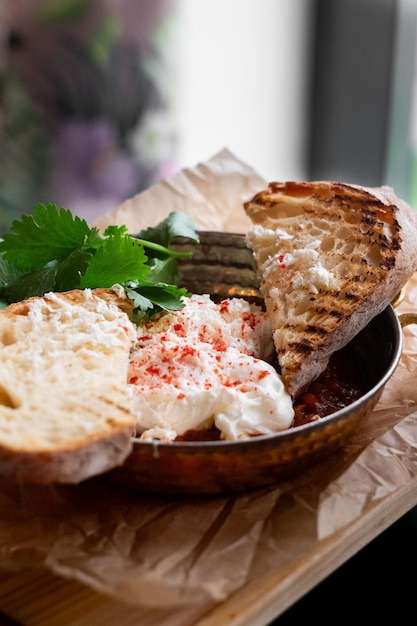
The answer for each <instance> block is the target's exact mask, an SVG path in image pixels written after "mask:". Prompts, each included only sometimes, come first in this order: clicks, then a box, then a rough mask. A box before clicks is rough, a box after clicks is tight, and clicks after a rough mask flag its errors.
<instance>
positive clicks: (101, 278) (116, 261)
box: [80, 233, 149, 289]
mask: <svg viewBox="0 0 417 626" xmlns="http://www.w3.org/2000/svg"><path fill="white" fill-rule="evenodd" d="M146 261H147V257H146V255H145V252H144V250H143V246H141V245H140V244H139V242H138V241H136V240H135V239H134V238H133V237H126V236H125V235H122V234H121V233H118V234H116V233H115V234H113V235H111V236H110V237H108V239H106V240H105V242H104V243H103V245H102V246H101V247H100V248H99V249H98V250H97V252H96V254H95V255H94V257H93V258H92V259H91V262H90V264H89V266H88V268H87V270H86V272H85V274H84V276H83V277H82V279H81V281H80V288H81V289H85V288H86V287H89V288H91V289H94V288H96V287H112V285H114V284H116V283H124V282H126V281H128V280H131V279H132V278H134V279H135V280H142V279H144V278H145V276H146V275H147V274H148V272H149V267H148V266H147V265H146Z"/></svg>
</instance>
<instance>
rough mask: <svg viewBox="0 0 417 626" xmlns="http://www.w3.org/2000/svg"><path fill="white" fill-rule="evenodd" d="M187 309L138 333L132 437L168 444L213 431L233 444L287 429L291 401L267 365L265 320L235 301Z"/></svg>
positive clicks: (198, 302)
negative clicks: (203, 430) (196, 431)
mask: <svg viewBox="0 0 417 626" xmlns="http://www.w3.org/2000/svg"><path fill="white" fill-rule="evenodd" d="M185 302H186V304H185V307H184V308H183V309H180V310H178V311H174V312H172V313H166V314H164V315H161V316H159V317H157V318H156V319H153V320H151V321H150V322H147V323H142V324H140V325H139V326H138V327H137V338H136V342H135V344H134V346H133V349H132V352H131V357H130V370H129V379H128V380H129V382H130V384H131V388H132V392H133V410H134V412H135V414H136V419H137V436H138V437H140V438H141V439H158V440H162V441H173V440H174V439H175V438H176V437H177V436H179V435H183V434H184V433H186V432H187V431H188V430H194V429H201V428H207V427H209V426H211V425H213V424H214V425H215V426H216V427H217V428H218V429H219V431H220V433H221V438H222V439H224V440H236V439H242V438H246V437H250V436H254V435H260V434H270V433H274V432H278V431H280V430H283V429H286V428H289V427H290V426H291V423H292V420H293V417H294V411H293V406H292V401H291V398H290V396H289V395H288V394H287V392H286V391H285V389H284V386H283V383H282V381H281V379H280V377H279V375H278V373H277V371H276V370H275V368H274V367H273V366H272V365H270V364H269V363H267V362H266V361H267V360H268V359H270V358H271V356H272V355H273V351H274V347H273V341H272V332H271V327H270V323H269V321H268V318H267V316H266V314H265V313H264V312H263V311H262V310H261V309H260V308H259V307H257V306H255V305H252V304H249V303H248V302H247V301H245V300H243V299H240V298H232V299H230V300H224V301H223V302H221V303H219V304H216V303H214V302H213V301H212V300H211V299H210V297H209V296H204V295H203V296H192V297H191V298H186V299H185Z"/></svg>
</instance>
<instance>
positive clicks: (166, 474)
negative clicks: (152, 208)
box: [106, 232, 417, 494]
mask: <svg viewBox="0 0 417 626" xmlns="http://www.w3.org/2000/svg"><path fill="white" fill-rule="evenodd" d="M200 237H201V243H200V245H198V246H194V245H193V244H191V243H190V242H188V241H187V240H181V241H179V243H178V246H177V247H178V249H190V250H192V251H193V257H192V259H191V260H186V261H182V262H181V264H180V284H182V285H184V286H186V287H187V288H188V289H189V290H190V291H191V292H193V293H211V294H213V295H214V296H218V297H221V298H227V297H232V296H242V297H245V298H249V299H257V298H259V291H258V285H259V281H258V276H257V272H256V267H255V265H254V261H253V257H252V253H251V252H250V250H248V249H247V247H246V244H245V238H244V236H243V235H239V234H231V233H221V232H201V233H200ZM412 322H417V315H415V316H414V314H412V315H411V316H410V315H408V316H407V319H405V318H404V320H403V324H404V325H405V324H408V323H412ZM402 347H403V334H402V330H401V318H399V317H398V316H397V315H396V313H395V311H394V309H393V307H392V306H391V305H390V306H388V307H387V308H386V309H385V310H384V311H383V312H382V313H381V314H379V315H378V316H377V317H375V318H374V319H373V320H372V321H371V322H370V323H369V324H368V325H367V326H366V328H365V329H364V330H363V331H362V332H360V333H359V334H358V335H357V336H356V337H355V339H354V340H353V341H351V342H350V344H349V345H348V346H347V348H345V350H349V358H350V359H351V361H352V363H353V365H354V367H355V368H357V369H358V370H359V371H360V374H361V377H362V380H363V383H364V385H365V389H366V390H367V391H366V392H365V393H364V395H363V396H362V397H361V398H360V399H359V400H357V401H355V402H354V403H353V404H351V405H349V406H347V407H345V408H343V409H341V410H339V411H337V412H335V413H333V414H332V415H329V416H328V417H325V418H322V419H320V420H318V421H315V422H311V423H308V424H305V425H302V426H298V427H295V428H291V429H289V430H286V431H283V432H280V433H277V434H274V435H265V436H258V437H254V438H252V439H247V440H241V441H228V442H226V441H210V442H169V443H166V442H165V443H164V442H158V441H154V442H148V441H139V440H137V439H135V440H134V444H133V451H132V453H131V454H130V456H129V457H128V458H127V460H126V461H125V463H124V464H123V465H122V466H121V467H118V468H115V469H113V470H111V471H110V472H109V473H107V475H106V478H107V479H109V480H110V481H111V482H113V483H116V484H118V485H123V486H125V487H129V488H136V489H139V490H142V491H144V492H148V493H157V494H223V493H228V492H234V491H242V490H248V489H254V488H258V487H262V486H266V485H269V484H274V483H277V482H279V481H281V480H284V479H288V478H291V477H294V476H295V475H296V474H298V473H300V472H303V471H305V470H306V469H307V468H309V467H311V466H312V465H314V464H316V463H319V462H320V461H323V460H324V459H326V458H328V457H329V455H331V454H333V453H334V452H335V451H336V450H337V449H338V448H340V447H341V446H342V445H343V444H344V443H345V441H346V440H347V438H348V437H349V436H350V435H351V434H352V433H353V432H354V431H355V430H356V429H357V427H358V425H359V424H360V423H361V422H362V421H363V420H364V419H365V418H366V417H367V416H368V415H370V413H371V412H372V410H373V409H374V407H375V405H376V403H377V402H378V400H379V398H380V395H381V393H382V391H383V389H384V386H385V384H386V382H387V381H388V379H389V378H390V377H391V375H392V374H393V372H394V370H395V369H396V367H397V365H398V362H399V360H400V357H401V353H402Z"/></svg>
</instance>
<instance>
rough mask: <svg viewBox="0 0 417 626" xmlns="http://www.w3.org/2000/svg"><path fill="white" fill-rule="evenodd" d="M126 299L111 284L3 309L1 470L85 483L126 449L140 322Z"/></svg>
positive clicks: (25, 477)
mask: <svg viewBox="0 0 417 626" xmlns="http://www.w3.org/2000/svg"><path fill="white" fill-rule="evenodd" d="M124 304H125V303H124V302H121V299H119V298H118V296H116V294H115V293H114V292H112V291H111V290H103V289H97V290H75V291H69V292H66V293H50V294H46V295H45V296H44V297H42V298H41V297H35V298H29V299H28V300H24V301H22V302H19V303H16V304H12V305H10V306H8V307H7V308H6V309H4V310H2V311H1V312H0V473H1V474H3V475H6V476H9V477H10V478H13V479H19V480H22V481H29V482H32V483H78V482H80V481H82V480H84V479H86V478H89V477H91V476H94V475H96V474H101V473H102V472H104V471H105V470H107V469H110V468H112V467H114V466H116V465H119V464H121V463H122V462H123V460H124V459H125V458H126V457H127V455H128V454H129V452H130V451H131V448H132V440H131V437H132V434H133V432H134V428H135V418H134V415H133V413H132V410H131V399H130V396H129V391H128V385H127V369H128V362H129V351H130V346H131V342H132V340H133V338H134V330H133V325H132V323H131V322H130V320H129V317H128V315H127V313H125V312H123V311H122V310H121V308H120V305H124Z"/></svg>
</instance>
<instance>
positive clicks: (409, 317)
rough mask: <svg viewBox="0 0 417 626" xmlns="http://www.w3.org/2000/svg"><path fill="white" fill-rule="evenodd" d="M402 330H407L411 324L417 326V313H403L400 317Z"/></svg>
mask: <svg viewBox="0 0 417 626" xmlns="http://www.w3.org/2000/svg"><path fill="white" fill-rule="evenodd" d="M398 319H399V321H400V324H401V328H405V326H408V325H409V324H417V313H401V315H399V316H398Z"/></svg>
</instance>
